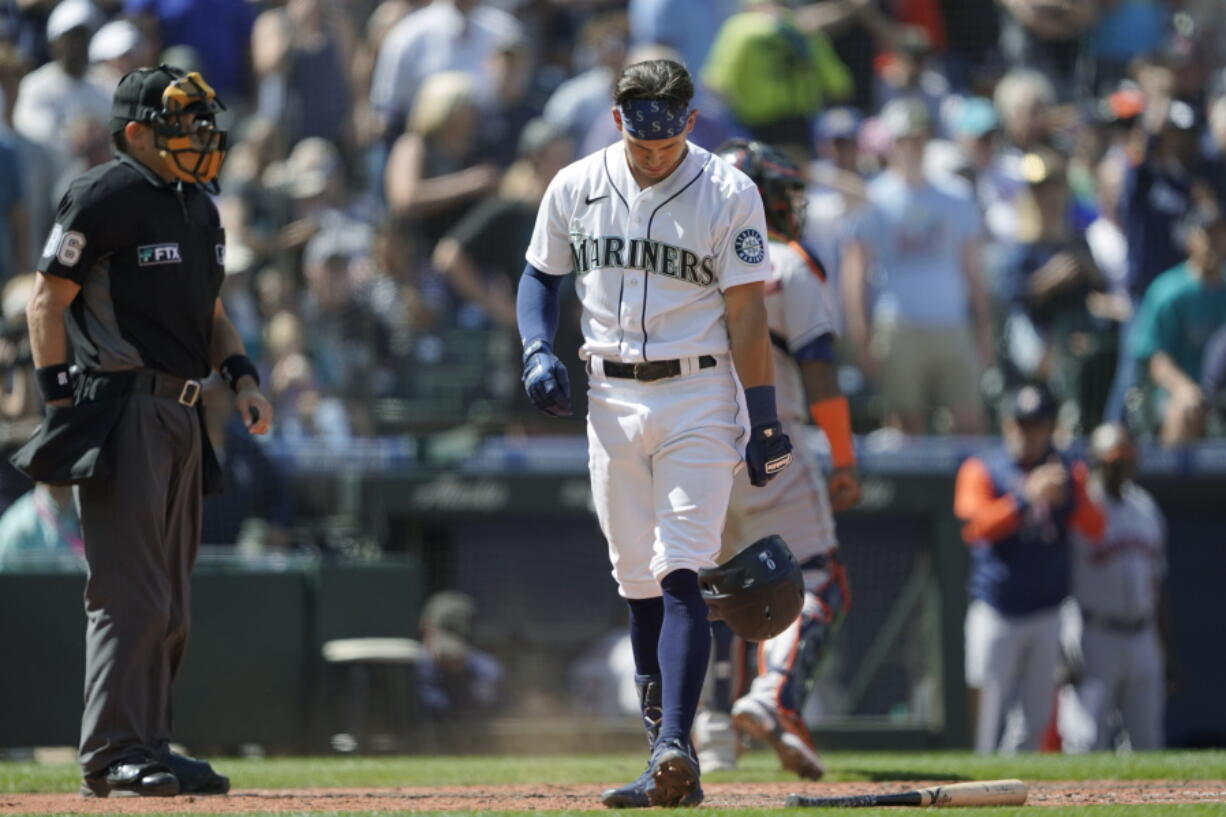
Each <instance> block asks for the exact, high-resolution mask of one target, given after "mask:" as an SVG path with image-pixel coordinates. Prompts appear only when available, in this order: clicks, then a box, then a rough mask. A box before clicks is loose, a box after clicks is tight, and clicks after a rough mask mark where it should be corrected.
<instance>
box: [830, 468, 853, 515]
mask: <svg viewBox="0 0 1226 817" xmlns="http://www.w3.org/2000/svg"><path fill="white" fill-rule="evenodd" d="M826 490H827V491H828V492H829V493H830V509H831V510H832V511H845V510H847V509H848V508H854V507H855V506H856V504H857V503H859V501H860V480H858V479H857V478H856V472H855V469H854V468H851V467H844V468H836V469H834V470H833V471H831V472H830V476H829V478H827V479H826Z"/></svg>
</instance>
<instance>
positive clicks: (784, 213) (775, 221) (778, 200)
mask: <svg viewBox="0 0 1226 817" xmlns="http://www.w3.org/2000/svg"><path fill="white" fill-rule="evenodd" d="M716 152H717V153H718V154H719V155H720V156H721V157H723V159H724V160H725V161H726V162H728V163H729V164H731V165H732V166H733V167H735V168H736V169H737V170H739V171H741V172H742V173H744V174H745V175H746V176H748V177H749V178H751V179H753V183H754V184H756V185H757V186H758V193H759V194H761V196H762V205H763V207H765V208H766V226H767V227H768V228H769V229H770V230H772V231H774V232H776V233H779V234H780V235H782V236H783V237H784V238H785V239H787V240H788V241H795V240H797V239H799V238H800V231H801V228H802V227H803V225H804V220H805V198H804V189H805V179H804V176H802V175H801V173H800V168H798V167H797V166H796V163H795V162H793V161H792V160H791V159H789V158H788V157H787V156H786V155H784V153H782V152H781V151H779V150H776V149H775V148H773V147H771V146H770V145H768V144H765V143H764V142H755V141H751V140H748V139H732V140H730V141H727V142H725V143H724V144H723V145H721V146H720V148H719V150H718V151H716Z"/></svg>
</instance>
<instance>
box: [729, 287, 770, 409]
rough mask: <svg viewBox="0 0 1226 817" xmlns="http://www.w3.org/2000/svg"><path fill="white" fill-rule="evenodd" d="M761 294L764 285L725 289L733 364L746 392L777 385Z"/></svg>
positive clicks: (764, 306)
mask: <svg viewBox="0 0 1226 817" xmlns="http://www.w3.org/2000/svg"><path fill="white" fill-rule="evenodd" d="M762 291H763V287H762V284H761V282H758V283H753V284H741V285H739V286H734V287H729V288H728V289H726V290H724V313H725V314H726V315H727V317H728V341H729V344H730V346H731V348H732V362H733V364H734V365H735V366H736V373H737V376H738V377H740V379H741V385H742V386H743V387H745V388H746V389H751V388H753V387H754V386H773V385H775V371H774V368H773V366H772V365H771V342H770V334H769V333H768V330H767V322H766V304H765V302H764V301H763V300H762Z"/></svg>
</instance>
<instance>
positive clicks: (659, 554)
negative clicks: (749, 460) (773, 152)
mask: <svg viewBox="0 0 1226 817" xmlns="http://www.w3.org/2000/svg"><path fill="white" fill-rule="evenodd" d="M765 236H766V218H765V216H764V214H763V211H762V200H761V198H760V197H759V195H758V190H757V187H755V186H754V184H753V182H752V181H751V180H750V179H749V177H747V176H746V175H745V174H743V173H742V172H741V171H739V170H737V169H736V168H734V167H732V166H731V165H729V164H728V163H727V162H725V161H724V160H723V159H721V158H720V157H718V156H715V155H712V154H711V153H709V152H707V151H705V150H703V149H702V148H700V147H697V146H695V145H693V144H690V145H688V152H687V154H686V156H685V158H684V159H683V160H682V161H681V164H680V165H679V166H678V167H677V169H676V170H675V171H674V172H673V173H671V174H670V175H669V176H668V178H666V179H663V180H662V181H660V182H657V183H656V184H654V185H652V186H650V187H648V188H647V189H645V190H644V189H640V188H639V186H638V184H637V183H636V182H635V181H634V178H633V177H632V176H631V173H630V168H629V166H628V165H627V161H626V154H625V148H624V146H623V143H622V142H618V143H617V144H614V145H611V146H609V147H607V148H605V149H604V150H601V151H597V152H596V153H593V154H592V155H590V156H588V157H586V158H584V159H580V160H579V161H578V162H575V163H574V164H572V165H570V166H569V167H567V168H565V169H563V170H562V171H561V172H560V173H558V175H557V176H556V177H554V179H553V181H552V182H551V183H550V185H549V189H548V190H547V191H546V193H545V198H544V200H543V201H542V202H541V209H540V211H539V212H538V213H537V220H536V228H535V230H534V232H533V235H532V243H531V244H530V245H529V247H528V252H527V260H528V263H529V264H531V265H532V266H533V267H536V268H537V269H539V270H541V271H542V272H545V273H549V274H552V275H565V274H566V273H568V272H572V271H573V272H575V273H576V274H577V275H578V279H577V281H576V286H575V288H576V291H577V292H578V294H579V298H580V300H581V301H582V303H583V318H582V324H583V337H584V344H583V348H582V349H581V350H580V355H581V356H582V357H583V358H584V359H586V360H588V361H589V366H588V373H589V378H588V429H587V430H588V470H589V472H590V474H591V478H592V500H593V504H594V505H595V508H596V516H597V518H598V519H599V520H600V527H601V530H602V531H603V532H604V535H605V538H606V539H607V540H608V543H609V560H610V562H611V563H612V566H613V577H614V578H615V579H616V580H617V583H618V590H619V592H620V593H621V594H622V595H623V596H625V597H626V598H631V599H642V598H652V597H655V596H659V595H660V592H661V591H660V586H659V581H660V579H662V578H663V577H664V576H667V575H668V574H669V573H671V572H673V571H675V570H694V571H697V570H701V569H702V568H704V567H713V566H714V565H715V563H716V562H715V559H716V556H717V555H718V554H719V546H720V532H721V531H722V530H723V527H724V517H725V513H726V511H727V509H728V497H729V495H730V494H731V492H732V481H733V476H734V474H735V473H736V470H737V468H738V466H739V465H740V464H741V459H742V455H743V450H744V449H743V446H744V440H745V439H746V436H747V434H746V432H747V429H746V428H745V426H744V417H745V409H744V406H743V399H742V392H741V388H740V384H739V383H738V381H737V379H736V377H735V374H734V372H733V370H732V356H731V354H730V351H729V341H728V328H727V325H726V323H727V322H726V318H725V313H724V296H723V291H724V290H725V289H727V288H728V287H731V286H737V285H739V284H747V283H753V282H757V281H765V280H766V279H767V278H768V277H769V276H770V261H769V259H768V255H767V247H766V240H765ZM705 355H710V356H711V357H712V358H713V359H714V360H715V365H714V366H709V365H708V366H703V365H702V361H700V360H699V357H701V356H705ZM674 359H677V360H680V361H681V366H680V367H679V368H680V373H679V374H678V375H677V376H675V377H667V378H663V379H660V380H656V381H649V382H640V381H637V380H634V379H630V378H621V377H610V376H607V375H606V374H605V372H604V368H603V365H602V361H604V360H613V361H621V362H624V363H638V362H641V361H656V360H674Z"/></svg>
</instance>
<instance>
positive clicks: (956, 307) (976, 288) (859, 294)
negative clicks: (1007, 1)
mask: <svg viewBox="0 0 1226 817" xmlns="http://www.w3.org/2000/svg"><path fill="white" fill-rule="evenodd" d="M881 119H882V121H883V123H884V127H885V129H886V131H887V133H888V134H889V137H890V139H891V140H892V144H891V147H890V148H889V168H888V169H887V170H886V171H885V172H884V173H882V174H881V176H879V177H878V178H877V179H875V180H874V181H873V182H872V183H870V184H869V188H868V199H869V203H868V206H867V207H865V209H864V210H863V211H862V212H861V214H860V217H859V218H858V219H857V222H856V225H855V227H854V228H853V234H852V238H851V240H850V241H849V242H848V243H847V245H846V246H845V247H844V249H843V272H842V274H843V291H844V298H845V301H846V304H847V310H846V311H847V315H846V319H847V326H848V330H849V331H848V335H849V338H850V340H851V342H852V345H853V349H854V350H855V354H856V355H857V357H858V359H859V363H860V365H861V368H862V370H863V371H864V373H865V374H866V375H867V376H868V377H869V379H870V380H872V381H873V382H875V383H876V385H877V387H878V388H879V389H880V390H881V392H882V395H883V397H884V398H885V404H886V411H887V413H888V414H889V415H890V420H889V422H890V424H892V425H895V426H897V427H898V428H900V429H901V430H903V431H905V432H906V433H908V434H918V433H923V432H924V431H925V429H927V427H928V422H929V420H930V419H931V418H932V415H933V413H934V411H935V410H937V409H943V410H945V411H948V413H949V415H950V417H949V420H948V423H947V426H948V428H950V429H951V430H953V431H954V432H956V433H963V434H971V433H977V432H979V431H982V430H983V427H984V423H983V409H982V403H981V400H980V397H979V375H980V374H981V373H982V372H983V371H984V370H985V369H986V368H987V367H988V366H990V365H992V363H993V346H992V334H991V325H990V315H989V311H988V296H987V290H986V287H985V285H984V282H983V280H982V271H981V264H982V261H981V258H980V246H981V237H982V236H981V233H982V226H981V220H980V217H979V213H978V210H977V208H976V207H975V204H974V202H973V200H972V199H970V197H969V196H967V195H966V194H965V193H964V192H962V191H961V190H960V189H953V188H949V187H946V186H943V185H941V183H940V182H937V183H934V182H933V181H930V180H929V179H928V178H927V177H926V176H925V174H924V168H923V157H924V148H925V146H926V144H927V142H928V136H929V120H928V110H927V108H925V107H924V105H923V103H921V102H918V101H917V100H911V99H900V100H896V101H894V102H891V103H889V104H888V105H886V107H885V109H884V110H883V112H882V115H881Z"/></svg>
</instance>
